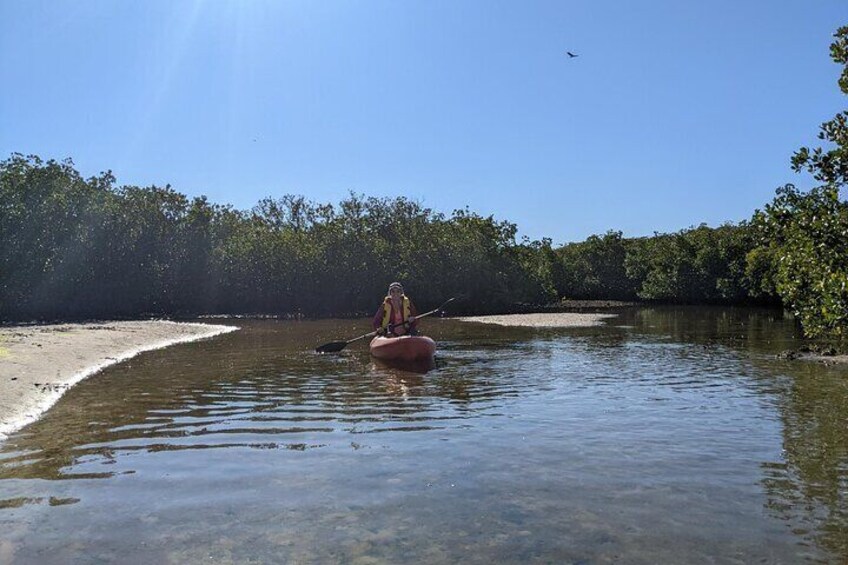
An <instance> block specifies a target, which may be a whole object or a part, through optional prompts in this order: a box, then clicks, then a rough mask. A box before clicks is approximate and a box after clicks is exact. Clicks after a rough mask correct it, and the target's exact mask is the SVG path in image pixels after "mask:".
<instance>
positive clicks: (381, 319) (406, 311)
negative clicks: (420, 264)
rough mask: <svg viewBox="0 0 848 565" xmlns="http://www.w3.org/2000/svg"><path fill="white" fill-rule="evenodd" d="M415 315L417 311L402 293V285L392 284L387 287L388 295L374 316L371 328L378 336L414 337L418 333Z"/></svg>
mask: <svg viewBox="0 0 848 565" xmlns="http://www.w3.org/2000/svg"><path fill="white" fill-rule="evenodd" d="M417 315H418V311H417V310H416V309H415V305H414V304H413V303H412V300H410V299H409V297H408V296H406V295H405V294H404V293H403V285H402V284H400V283H399V282H393V283H392V284H390V285H389V295H388V296H386V298H385V299H384V300H383V303H382V304H380V307H379V308H377V313H376V314H374V320H373V326H374V329H375V330H376V331H377V332H379V334H380V335H389V336H401V335H405V334H407V335H416V334H417V333H418V323H417V321H416V320H415V317H416V316H417ZM404 322H406V323H404Z"/></svg>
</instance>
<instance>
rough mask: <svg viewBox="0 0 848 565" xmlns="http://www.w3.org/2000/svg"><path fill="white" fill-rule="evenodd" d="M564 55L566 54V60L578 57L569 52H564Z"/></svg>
mask: <svg viewBox="0 0 848 565" xmlns="http://www.w3.org/2000/svg"><path fill="white" fill-rule="evenodd" d="M565 54H566V55H568V58H569V59H573V58H575V57H579V55H575V54H574V53H572V52H571V51H566V52H565Z"/></svg>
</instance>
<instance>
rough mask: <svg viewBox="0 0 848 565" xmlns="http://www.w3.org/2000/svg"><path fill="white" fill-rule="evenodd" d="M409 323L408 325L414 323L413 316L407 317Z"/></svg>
mask: <svg viewBox="0 0 848 565" xmlns="http://www.w3.org/2000/svg"><path fill="white" fill-rule="evenodd" d="M409 323H410V324H414V323H415V316H410V317H409Z"/></svg>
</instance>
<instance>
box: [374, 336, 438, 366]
mask: <svg viewBox="0 0 848 565" xmlns="http://www.w3.org/2000/svg"><path fill="white" fill-rule="evenodd" d="M369 347H370V349H371V355H373V356H374V357H376V358H377V359H385V360H399V361H418V360H422V359H431V358H432V357H433V355H435V353H436V342H435V341H433V340H432V339H430V338H429V337H427V336H423V335H402V336H400V337H382V336H377V337H375V338H374V339H372V340H371V345H370V346H369Z"/></svg>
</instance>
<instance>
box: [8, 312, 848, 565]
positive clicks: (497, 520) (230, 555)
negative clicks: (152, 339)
mask: <svg viewBox="0 0 848 565" xmlns="http://www.w3.org/2000/svg"><path fill="white" fill-rule="evenodd" d="M367 323H368V322H367V321H365V320H358V321H350V320H348V321H339V320H335V321H320V322H282V321H247V322H245V321H242V320H239V321H238V325H240V326H242V327H243V329H242V331H240V332H236V333H233V334H228V335H225V336H221V337H218V338H215V339H213V340H208V341H203V342H197V343H190V344H183V345H178V346H175V347H172V348H168V349H165V350H161V351H155V352H148V353H144V354H142V355H140V356H138V357H136V358H134V359H132V360H130V361H128V362H125V363H122V364H119V365H116V366H114V367H112V368H110V369H108V370H106V371H104V372H103V373H101V374H99V375H97V376H95V377H92V378H90V379H89V380H87V381H84V382H83V383H81V384H79V385H77V386H76V387H74V388H73V389H72V390H70V391H69V392H68V393H67V394H66V395H65V396H64V397H63V398H62V400H61V401H60V402H59V403H58V404H56V406H54V407H53V408H52V409H51V410H50V411H49V412H48V413H47V414H45V416H44V417H43V418H42V419H41V420H39V421H38V422H36V423H34V424H32V425H30V426H28V427H26V428H24V429H23V430H21V431H20V432H18V433H16V434H14V435H12V436H11V437H10V438H9V439H8V440H7V441H6V442H4V443H2V444H0V563H6V562H12V563H39V564H41V563H75V562H80V563H82V562H84V563H97V562H121V563H193V562H201V561H202V562H206V563H209V562H213V563H229V562H235V563H248V562H287V561H288V562H306V563H310V562H315V563H324V562H345V563H347V562H350V563H398V562H409V561H413V562H463V563H490V562H493V561H497V562H522V563H523V562H544V563H547V562H552V563H604V562H615V561H619V562H626V563H657V562H664V563H695V562H697V563H703V562H717V563H751V562H768V563H772V562H776V563H789V562H798V561H803V560H812V561H824V562H843V561H845V560H848V367H844V366H842V367H826V366H822V365H820V364H816V363H809V362H797V361H796V362H788V361H781V360H777V359H776V358H775V354H776V353H777V352H779V351H781V350H783V349H787V348H790V347H792V346H793V342H794V338H795V335H794V330H793V326H792V323H791V321H790V320H787V319H784V318H783V317H782V315H781V314H780V313H779V312H774V311H768V310H751V309H721V308H663V309H632V310H626V311H623V312H622V314H621V316H619V317H618V318H614V319H611V320H610V321H609V322H608V323H607V325H606V326H603V327H598V328H590V329H588V328H587V329H563V330H533V329H526V328H522V329H514V328H513V329H511V328H502V327H497V326H484V325H478V324H464V323H460V322H457V321H452V320H448V319H445V320H428V321H427V322H426V323H425V322H422V325H423V329H424V330H425V331H426V333H428V334H429V335H431V336H433V337H434V338H435V339H436V340H437V342H438V343H439V347H440V349H439V353H438V355H437V360H436V363H435V366H434V367H429V368H428V367H403V368H398V367H392V366H388V365H384V364H380V363H377V362H375V361H373V360H372V359H370V357H369V356H368V354H367V349H366V348H365V347H364V344H361V343H360V344H354V345H351V346H349V347H348V348H347V349H346V350H345V351H344V352H343V353H342V354H339V355H323V356H322V355H316V354H314V353H313V352H312V349H313V348H314V347H315V346H317V345H319V344H321V343H324V342H328V341H333V340H336V339H339V338H341V337H346V336H347V337H350V336H356V335H359V334H361V333H364V332H365V331H367V327H366V324H367Z"/></svg>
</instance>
